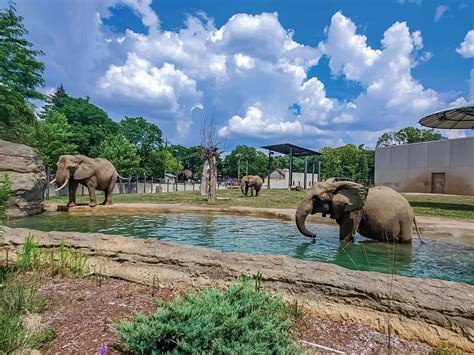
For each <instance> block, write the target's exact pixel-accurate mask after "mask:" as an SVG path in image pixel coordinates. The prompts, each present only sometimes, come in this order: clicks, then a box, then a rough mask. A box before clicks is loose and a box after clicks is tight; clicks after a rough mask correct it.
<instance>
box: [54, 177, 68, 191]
mask: <svg viewBox="0 0 474 355" xmlns="http://www.w3.org/2000/svg"><path fill="white" fill-rule="evenodd" d="M68 182H69V179H67V180H66V182H65V183H64V184H63V185H62V186H61V187H58V188H57V189H56V190H54V191H59V190H62V189H63V188H64V186H66V185H67V183H68Z"/></svg>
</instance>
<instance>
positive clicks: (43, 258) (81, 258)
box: [15, 234, 88, 277]
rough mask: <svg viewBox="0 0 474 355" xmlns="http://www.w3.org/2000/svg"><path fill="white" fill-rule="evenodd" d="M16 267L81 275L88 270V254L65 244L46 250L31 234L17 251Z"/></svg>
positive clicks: (64, 274) (56, 273) (52, 273)
mask: <svg viewBox="0 0 474 355" xmlns="http://www.w3.org/2000/svg"><path fill="white" fill-rule="evenodd" d="M15 266H16V268H18V269H19V270H22V271H41V270H44V269H47V268H48V269H50V270H51V275H53V276H54V275H61V276H63V277H64V276H67V275H68V276H73V277H79V276H81V275H83V274H84V273H86V272H87V271H88V265H87V256H86V255H84V254H83V253H81V252H78V251H75V250H74V249H72V248H70V247H69V246H67V245H65V243H64V240H62V241H61V246H60V247H59V250H58V251H54V250H51V251H49V252H47V251H44V250H42V249H41V248H40V246H39V245H38V242H36V241H35V240H34V238H33V236H32V235H31V234H30V235H28V236H26V238H25V242H24V244H23V247H22V249H21V250H20V251H19V252H17V257H16V263H15Z"/></svg>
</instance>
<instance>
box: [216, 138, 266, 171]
mask: <svg viewBox="0 0 474 355" xmlns="http://www.w3.org/2000/svg"><path fill="white" fill-rule="evenodd" d="M223 165H224V174H226V175H230V176H237V174H238V172H239V171H240V175H241V177H242V176H244V175H245V174H246V173H248V175H259V176H262V177H264V176H266V175H267V169H268V158H267V156H266V155H265V154H264V153H262V152H259V151H257V150H256V149H255V148H254V147H249V146H247V145H238V146H236V147H235V148H234V150H232V152H230V154H227V155H226V156H225V158H224V161H223Z"/></svg>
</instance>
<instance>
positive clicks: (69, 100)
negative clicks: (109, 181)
mask: <svg viewBox="0 0 474 355" xmlns="http://www.w3.org/2000/svg"><path fill="white" fill-rule="evenodd" d="M49 100H50V102H49V103H50V104H51V105H50V107H49V108H47V109H48V110H50V109H53V110H55V111H57V112H60V113H62V114H63V115H64V116H66V118H67V121H68V123H69V124H70V125H71V128H72V130H73V132H75V133H74V136H73V142H74V143H75V144H76V145H77V147H78V151H79V153H80V154H83V155H87V156H89V157H97V156H98V155H99V145H100V144H101V142H103V141H105V140H106V139H108V138H110V137H112V136H115V135H117V134H118V133H119V125H118V124H117V123H115V122H114V121H112V119H111V118H110V117H109V115H108V114H107V112H105V111H104V110H102V109H101V108H99V107H97V106H95V105H93V104H91V103H90V102H89V98H88V97H87V98H85V99H82V98H74V97H71V96H69V95H67V93H66V91H65V90H64V88H63V87H62V86H60V87H59V88H58V89H57V90H56V92H55V94H54V95H53V96H52V97H50V99H49Z"/></svg>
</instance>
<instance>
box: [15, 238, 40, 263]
mask: <svg viewBox="0 0 474 355" xmlns="http://www.w3.org/2000/svg"><path fill="white" fill-rule="evenodd" d="M41 254H42V253H41V250H40V247H39V245H38V243H37V242H35V240H34V239H33V235H31V234H28V235H27V236H26V238H25V241H24V243H23V247H22V248H21V251H19V252H17V258H16V267H17V268H19V269H20V270H23V271H30V270H39V269H41V267H42V255H41Z"/></svg>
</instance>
